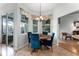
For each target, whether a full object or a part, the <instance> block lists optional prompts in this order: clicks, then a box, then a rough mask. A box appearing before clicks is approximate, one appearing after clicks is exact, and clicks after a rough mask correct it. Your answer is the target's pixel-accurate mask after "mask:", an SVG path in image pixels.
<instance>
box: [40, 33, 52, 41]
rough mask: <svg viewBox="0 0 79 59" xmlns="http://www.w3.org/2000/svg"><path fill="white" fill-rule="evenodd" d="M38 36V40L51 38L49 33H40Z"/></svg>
mask: <svg viewBox="0 0 79 59" xmlns="http://www.w3.org/2000/svg"><path fill="white" fill-rule="evenodd" d="M39 38H40V40H47V39H48V38H51V36H50V35H43V34H41V35H40V36H39Z"/></svg>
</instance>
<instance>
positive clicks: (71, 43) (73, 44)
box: [59, 40, 79, 55]
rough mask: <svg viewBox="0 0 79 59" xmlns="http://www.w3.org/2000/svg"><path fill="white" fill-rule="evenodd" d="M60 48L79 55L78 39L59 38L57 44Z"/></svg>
mask: <svg viewBox="0 0 79 59" xmlns="http://www.w3.org/2000/svg"><path fill="white" fill-rule="evenodd" d="M59 45H60V46H61V47H62V48H64V49H66V50H68V51H69V52H72V53H74V54H76V55H79V41H78V40H61V41H60V44H59Z"/></svg>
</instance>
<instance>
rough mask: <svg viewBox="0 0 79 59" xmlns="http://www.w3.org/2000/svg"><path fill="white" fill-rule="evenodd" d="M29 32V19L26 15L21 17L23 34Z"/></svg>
mask: <svg viewBox="0 0 79 59" xmlns="http://www.w3.org/2000/svg"><path fill="white" fill-rule="evenodd" d="M26 32H28V18H27V17H26V16H25V15H21V33H26Z"/></svg>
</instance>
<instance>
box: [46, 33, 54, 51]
mask: <svg viewBox="0 0 79 59" xmlns="http://www.w3.org/2000/svg"><path fill="white" fill-rule="evenodd" d="M54 35H55V33H52V36H51V40H46V45H47V46H49V47H51V50H52V44H53V39H54Z"/></svg>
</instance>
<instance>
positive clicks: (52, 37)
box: [51, 33, 55, 43]
mask: <svg viewBox="0 0 79 59" xmlns="http://www.w3.org/2000/svg"><path fill="white" fill-rule="evenodd" d="M54 35H55V33H52V36H51V43H52V42H53V39H54Z"/></svg>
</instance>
